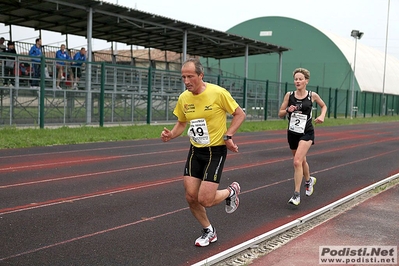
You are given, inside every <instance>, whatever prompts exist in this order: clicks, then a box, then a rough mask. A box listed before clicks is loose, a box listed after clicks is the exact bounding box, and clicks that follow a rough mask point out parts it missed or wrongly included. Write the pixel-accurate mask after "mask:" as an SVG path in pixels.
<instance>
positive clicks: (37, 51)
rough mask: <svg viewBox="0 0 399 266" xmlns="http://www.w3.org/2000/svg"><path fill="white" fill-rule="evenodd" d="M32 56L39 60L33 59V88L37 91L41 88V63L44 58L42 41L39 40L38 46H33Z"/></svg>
mask: <svg viewBox="0 0 399 266" xmlns="http://www.w3.org/2000/svg"><path fill="white" fill-rule="evenodd" d="M29 55H30V56H35V57H37V58H32V69H33V76H32V78H33V79H32V82H31V88H35V89H37V88H38V86H39V78H40V61H41V56H42V39H40V38H37V39H36V44H35V45H33V46H32V48H30V50H29Z"/></svg>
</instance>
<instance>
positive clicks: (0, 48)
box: [0, 37, 7, 53]
mask: <svg viewBox="0 0 399 266" xmlns="http://www.w3.org/2000/svg"><path fill="white" fill-rule="evenodd" d="M5 41H6V39H4V37H1V38H0V53H4V52H5V51H6V50H7V47H6V45H5V44H4V42H5Z"/></svg>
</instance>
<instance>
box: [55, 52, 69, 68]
mask: <svg viewBox="0 0 399 266" xmlns="http://www.w3.org/2000/svg"><path fill="white" fill-rule="evenodd" d="M55 58H58V59H65V60H71V57H70V56H69V54H68V52H67V51H64V52H62V50H58V51H57V53H56V54H55ZM57 64H59V65H65V62H64V61H60V62H57Z"/></svg>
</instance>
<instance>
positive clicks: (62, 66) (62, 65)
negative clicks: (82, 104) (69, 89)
mask: <svg viewBox="0 0 399 266" xmlns="http://www.w3.org/2000/svg"><path fill="white" fill-rule="evenodd" d="M55 58H57V59H63V60H71V57H70V56H69V54H68V52H67V51H66V50H65V44H61V47H60V50H58V51H57V53H56V54H55ZM56 64H57V89H59V90H62V88H61V87H60V82H61V80H62V79H65V78H67V71H66V68H67V66H66V62H65V61H58V62H57V63H56ZM64 70H65V76H64ZM72 82H73V80H72Z"/></svg>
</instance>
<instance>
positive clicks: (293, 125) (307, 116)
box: [278, 68, 327, 206]
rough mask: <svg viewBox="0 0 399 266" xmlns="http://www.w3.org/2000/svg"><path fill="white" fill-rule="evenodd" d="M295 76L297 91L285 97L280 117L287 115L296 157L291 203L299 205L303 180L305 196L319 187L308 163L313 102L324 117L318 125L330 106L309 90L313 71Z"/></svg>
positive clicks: (317, 118)
mask: <svg viewBox="0 0 399 266" xmlns="http://www.w3.org/2000/svg"><path fill="white" fill-rule="evenodd" d="M293 76H294V83H295V87H296V91H292V92H287V93H286V94H285V96H284V100H283V103H282V104H281V107H280V110H279V112H278V116H279V117H281V118H282V117H284V116H288V130H287V139H288V144H289V147H290V149H291V153H292V155H293V156H294V160H293V161H294V163H293V165H294V195H293V196H292V197H291V198H290V199H289V201H288V203H289V204H293V205H295V206H297V205H299V203H300V202H301V197H300V191H301V184H302V179H303V178H305V189H306V191H305V194H306V196H311V195H312V194H313V186H314V185H315V184H316V178H315V177H313V176H310V170H309V164H308V162H307V160H306V154H307V153H308V151H309V149H310V147H311V146H312V145H313V144H314V139H315V134H314V127H313V123H312V109H313V102H316V103H317V104H318V105H319V106H320V108H321V114H320V115H319V116H318V117H316V118H315V120H314V122H315V123H316V124H319V123H323V122H324V117H325V115H326V112H327V105H326V104H325V103H324V101H323V100H322V99H321V97H320V96H319V95H318V94H317V93H316V92H314V91H308V90H306V85H307V84H308V82H309V79H310V72H309V71H308V70H307V69H305V68H297V69H295V70H294V73H293Z"/></svg>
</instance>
